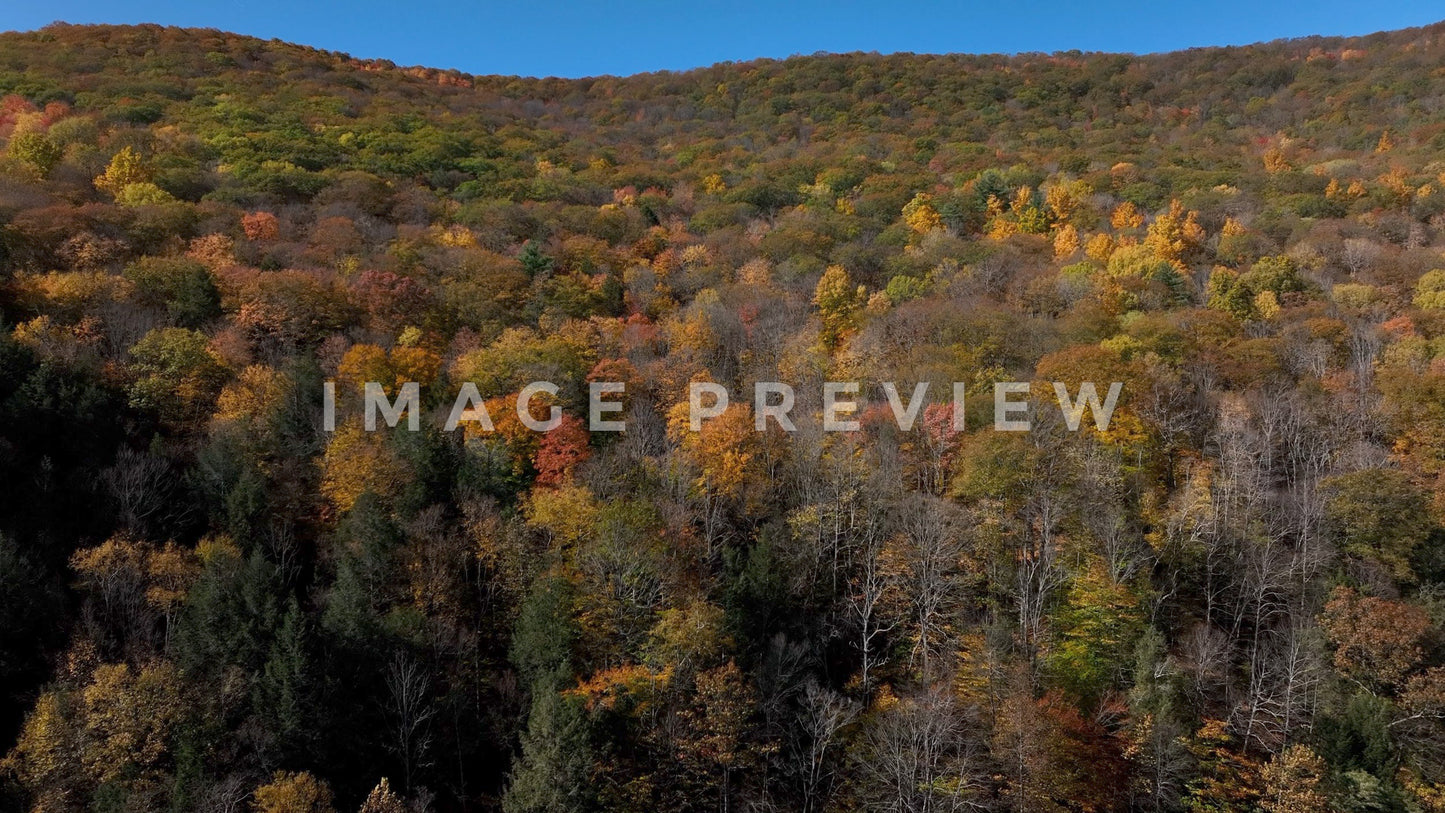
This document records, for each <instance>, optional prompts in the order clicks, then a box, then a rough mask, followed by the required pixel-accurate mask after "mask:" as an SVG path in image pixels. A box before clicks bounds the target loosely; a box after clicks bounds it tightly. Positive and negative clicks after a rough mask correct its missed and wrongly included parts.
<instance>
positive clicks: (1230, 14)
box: [0, 0, 1445, 76]
mask: <svg viewBox="0 0 1445 813" xmlns="http://www.w3.org/2000/svg"><path fill="white" fill-rule="evenodd" d="M1441 19H1445V7H1442V6H1441V5H1440V4H1439V2H1438V0H1433V2H1426V1H1425V0H1403V1H1402V2H1361V1H1360V0H1316V2H1287V1H1286V0H1275V2H1272V3H1267V2H1260V0H1249V2H1243V1H1242V0H1219V2H1216V3H1213V4H1210V5H1206V4H1195V3H1190V4H1187V5H1186V4H1177V3H1176V4H1168V5H1166V4H1161V3H1141V2H1138V1H1137V0H1134V2H1121V1H1120V0H1105V2H1098V3H1092V4H1085V3H1079V2H1067V1H1066V0H1003V1H1002V2H999V1H998V0H994V1H993V2H976V1H971V2H953V3H947V2H936V1H935V0H914V1H913V2H907V0H904V1H903V2H874V3H860V2H852V1H851V0H833V2H825V1H823V0H792V2H789V1H788V0H771V1H770V2H767V1H760V0H733V2H717V1H716V0H702V1H701V2H677V1H676V0H674V2H658V0H594V2H585V1H584V0H552V1H551V2H548V0H533V2H516V1H515V0H514V2H506V3H501V2H491V1H490V0H470V1H469V0H451V2H435V0H387V1H385V2H383V0H350V1H349V2H345V3H340V2H329V1H328V2H307V1H306V0H291V2H282V1H281V0H230V2H215V0H134V1H133V2H126V0H0V30H15V29H20V30H28V29H33V28H38V27H40V26H42V25H45V24H46V23H49V22H52V21H54V20H64V21H66V22H76V23H81V22H109V23H136V22H155V23H165V24H170V25H184V26H204V27H213V28H220V29H225V30H228V31H236V32H240V33H243V34H251V35H255V36H259V37H264V38H272V37H276V38H279V39H283V40H288V41H291V42H298V43H302V44H305V45H313V46H316V47H319V48H327V49H331V50H337V51H345V52H347V53H349V54H351V55H353V56H357V57H378V58H385V59H390V60H392V61H394V62H397V63H399V64H403V65H427V66H431V67H437V68H459V69H461V70H464V71H467V72H470V73H503V74H522V75H529V76H546V75H556V76H589V75H596V74H603V73H611V74H628V73H636V72H639V71H648V70H663V69H673V70H679V69H685V68H691V67H696V66H699V65H709V64H712V63H715V62H722V61H726V60H739V61H740V60H747V59H752V58H754V57H760V56H769V57H786V56H790V55H792V54H809V53H813V52H815V51H835V52H836V51H881V52H884V53H889V52H895V51H913V52H918V53H945V52H969V53H1017V52H1020V51H1056V50H1069V49H1074V48H1077V49H1080V50H1093V51H1129V52H1135V53H1146V52H1154V51H1168V50H1174V49H1178V48H1188V47H1192V46H1199V45H1226V44H1243V43H1250V42H1259V41H1261V40H1269V39H1275V38H1278V37H1293V36H1303V35H1307V34H1364V33H1369V32H1372V31H1381V30H1386V29H1392V28H1404V27H1407V26H1413V25H1424V24H1426V23H1430V22H1436V21H1438V20H1441Z"/></svg>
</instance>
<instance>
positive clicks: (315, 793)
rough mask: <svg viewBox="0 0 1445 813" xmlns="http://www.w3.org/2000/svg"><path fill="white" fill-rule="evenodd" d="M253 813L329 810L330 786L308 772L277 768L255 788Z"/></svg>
mask: <svg viewBox="0 0 1445 813" xmlns="http://www.w3.org/2000/svg"><path fill="white" fill-rule="evenodd" d="M252 809H254V810H255V811H256V813H331V812H332V810H333V808H332V807H331V788H330V787H328V786H327V784H326V783H325V782H323V781H321V780H320V779H317V778H316V777H314V776H312V775H311V774H309V773H306V772H304V771H303V772H301V773H290V772H287V771H277V772H276V775H275V776H273V777H272V778H271V781H270V782H269V783H267V784H265V785H262V786H261V787H259V788H256V794H255V798H254V800H253V802H252Z"/></svg>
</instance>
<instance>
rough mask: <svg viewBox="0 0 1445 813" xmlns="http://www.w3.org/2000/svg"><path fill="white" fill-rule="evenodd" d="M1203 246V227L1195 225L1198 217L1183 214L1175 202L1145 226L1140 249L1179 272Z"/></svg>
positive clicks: (1191, 214)
mask: <svg viewBox="0 0 1445 813" xmlns="http://www.w3.org/2000/svg"><path fill="white" fill-rule="evenodd" d="M1203 243H1204V227H1203V226H1200V225H1199V213H1198V212H1195V211H1192V210H1191V211H1186V210H1185V209H1184V204H1182V203H1180V202H1179V201H1178V199H1175V200H1172V201H1170V202H1169V211H1168V212H1165V213H1164V214H1162V215H1159V216H1158V217H1156V218H1155V219H1154V222H1153V223H1150V224H1149V233H1148V235H1147V236H1146V237H1145V238H1144V245H1146V246H1148V247H1149V248H1150V249H1152V250H1153V251H1154V253H1155V254H1156V255H1158V256H1159V258H1160V259H1163V260H1167V261H1169V262H1170V263H1172V264H1173V265H1175V266H1176V267H1181V268H1182V267H1183V266H1184V263H1185V260H1186V259H1188V257H1189V256H1190V255H1192V254H1193V253H1194V252H1195V251H1197V250H1198V249H1199V247H1200V246H1201V245H1203Z"/></svg>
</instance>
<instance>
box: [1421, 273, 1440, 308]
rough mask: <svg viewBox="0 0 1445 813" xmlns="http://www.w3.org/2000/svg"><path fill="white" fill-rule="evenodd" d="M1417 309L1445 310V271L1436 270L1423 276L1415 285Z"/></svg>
mask: <svg viewBox="0 0 1445 813" xmlns="http://www.w3.org/2000/svg"><path fill="white" fill-rule="evenodd" d="M1415 307H1417V308H1423V309H1424V310H1445V271H1442V270H1439V269H1436V270H1434V271H1429V272H1427V273H1425V274H1423V275H1421V277H1420V280H1419V282H1417V283H1415Z"/></svg>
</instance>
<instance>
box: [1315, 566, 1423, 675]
mask: <svg viewBox="0 0 1445 813" xmlns="http://www.w3.org/2000/svg"><path fill="white" fill-rule="evenodd" d="M1320 624H1321V626H1323V627H1324V629H1325V632H1326V633H1328V635H1329V637H1330V640H1331V642H1333V643H1334V645H1335V667H1336V668H1337V669H1339V670H1340V671H1341V672H1343V673H1344V674H1346V675H1347V676H1349V677H1352V678H1355V679H1357V680H1360V681H1363V682H1365V683H1366V684H1367V685H1369V686H1373V687H1376V688H1388V687H1391V686H1395V685H1397V684H1400V683H1401V682H1402V681H1403V680H1404V679H1405V676H1406V675H1408V674H1409V673H1410V672H1411V671H1412V670H1413V669H1414V668H1415V667H1416V666H1417V665H1418V664H1419V663H1420V660H1421V658H1422V657H1423V656H1424V650H1423V648H1422V645H1423V643H1424V638H1425V635H1426V634H1427V633H1428V632H1429V631H1430V619H1429V617H1428V616H1427V615H1426V614H1425V611H1424V610H1422V609H1420V608H1419V607H1416V606H1414V605H1411V604H1406V603H1405V602H1402V601H1393V600H1390V599H1384V598H1377V597H1375V596H1362V595H1360V594H1358V593H1356V592H1355V591H1354V590H1351V589H1350V588H1348V587H1336V588H1335V589H1334V592H1332V593H1331V594H1330V600H1329V603H1327V604H1326V605H1325V612H1324V614H1323V615H1322V616H1320Z"/></svg>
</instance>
